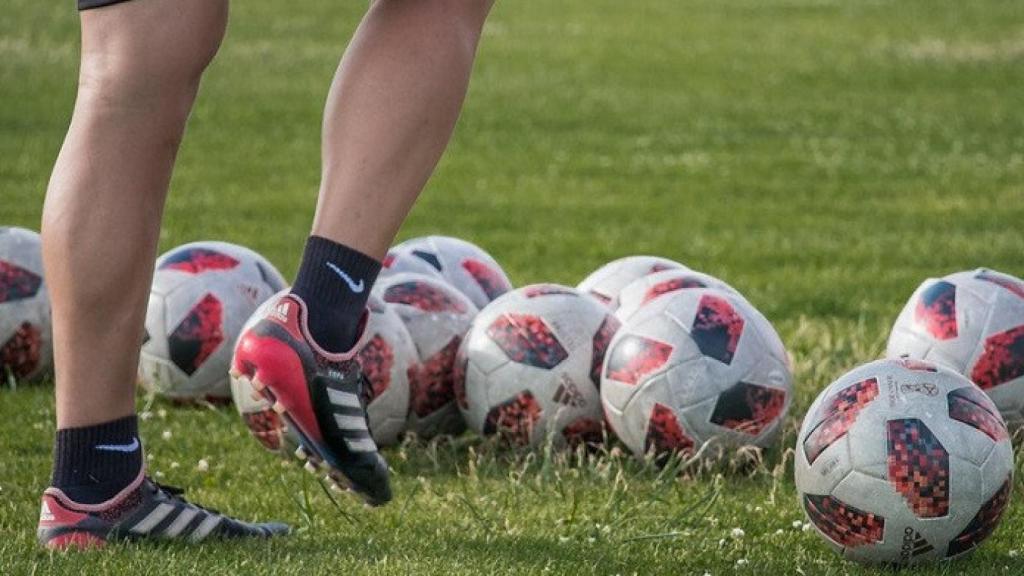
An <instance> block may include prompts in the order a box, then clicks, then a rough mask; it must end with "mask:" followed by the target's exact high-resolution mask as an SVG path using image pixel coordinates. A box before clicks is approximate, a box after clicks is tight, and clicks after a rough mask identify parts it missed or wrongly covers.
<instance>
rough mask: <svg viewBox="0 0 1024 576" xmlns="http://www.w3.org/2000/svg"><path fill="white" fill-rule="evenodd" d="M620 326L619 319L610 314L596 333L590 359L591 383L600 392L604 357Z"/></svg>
mask: <svg viewBox="0 0 1024 576" xmlns="http://www.w3.org/2000/svg"><path fill="white" fill-rule="evenodd" d="M620 325H621V324H620V323H619V320H618V318H616V317H615V316H612V315H611V314H608V315H606V316H605V317H604V321H603V322H601V326H600V327H599V328H598V329H597V332H595V333H594V339H593V342H592V347H591V350H592V353H591V357H590V381H591V382H593V383H594V386H595V387H597V389H598V390H600V389H601V366H603V365H604V355H605V353H607V352H608V345H609V344H610V343H611V341H612V336H615V333H616V332H617V331H618V330H619V326H620Z"/></svg>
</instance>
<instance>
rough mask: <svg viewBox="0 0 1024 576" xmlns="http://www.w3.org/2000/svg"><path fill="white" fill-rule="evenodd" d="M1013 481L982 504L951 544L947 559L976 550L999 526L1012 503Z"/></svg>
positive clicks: (1008, 481) (1004, 485) (1009, 479)
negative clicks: (972, 549)
mask: <svg viewBox="0 0 1024 576" xmlns="http://www.w3.org/2000/svg"><path fill="white" fill-rule="evenodd" d="M1011 479H1012V478H1007V479H1006V482H1004V483H1003V485H1002V486H1001V487H1000V488H999V490H997V491H996V493H995V495H993V496H992V498H989V500H988V502H985V503H984V504H982V506H981V508H980V509H979V510H978V513H977V514H975V516H974V518H972V519H971V521H970V523H968V524H967V527H966V528H964V531H963V532H961V533H960V534H959V535H957V537H956V538H954V539H953V540H952V541H951V542H950V543H949V547H948V548H947V549H946V556H947V557H949V556H956V555H957V554H962V553H963V552H966V551H968V550H970V549H971V548H974V547H975V546H977V545H978V544H980V543H981V541H982V540H984V539H986V538H988V537H989V536H990V535H991V534H992V531H993V530H995V529H996V526H998V525H999V519H1000V518H1002V516H1003V512H1004V511H1005V510H1006V505H1007V504H1008V503H1009V501H1010V481H1011Z"/></svg>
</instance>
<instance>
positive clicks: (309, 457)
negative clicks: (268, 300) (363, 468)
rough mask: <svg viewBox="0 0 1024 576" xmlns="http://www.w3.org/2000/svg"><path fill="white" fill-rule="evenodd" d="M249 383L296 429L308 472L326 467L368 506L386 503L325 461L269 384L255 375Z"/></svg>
mask: <svg viewBox="0 0 1024 576" xmlns="http://www.w3.org/2000/svg"><path fill="white" fill-rule="evenodd" d="M239 378H240V379H243V380H244V379H246V377H245V375H244V374H243V375H240V376H239ZM249 384H250V385H251V386H252V388H253V390H255V391H256V392H257V394H259V396H260V398H262V399H264V400H266V401H268V402H271V403H272V406H271V408H272V409H273V410H274V412H276V413H277V414H279V415H280V416H281V419H282V420H283V423H284V426H285V427H286V428H290V429H292V430H294V431H295V433H296V435H297V436H298V437H299V441H300V446H299V448H297V449H296V450H295V456H296V457H297V458H299V459H300V460H302V459H305V464H304V465H303V468H305V469H306V470H307V471H308V472H310V473H312V474H315V473H316V472H317V471H318V469H319V468H320V467H324V468H326V469H327V474H328V476H329V477H330V479H331V480H332V481H333V483H334V485H336V486H337V487H338V490H342V489H343V490H344V491H345V492H351V493H353V494H355V495H357V496H359V498H360V499H361V500H362V501H363V503H364V504H366V505H367V506H368V507H377V506H381V505H383V504H385V503H386V502H380V501H378V500H376V499H374V498H372V497H371V496H370V495H368V494H366V493H365V492H363V491H361V490H359V489H357V488H356V487H355V485H354V484H353V483H352V482H351V480H349V479H348V477H347V476H345V473H344V472H343V471H341V470H339V469H337V468H334V467H333V466H331V465H330V464H327V463H326V462H325V458H324V457H323V456H322V455H321V453H320V450H319V447H318V446H317V445H316V443H315V442H313V441H312V440H310V439H309V438H308V437H307V436H306V434H305V433H304V432H303V431H302V428H301V427H300V426H299V425H298V424H296V423H295V421H294V420H293V419H292V417H291V415H290V414H289V413H288V409H287V408H286V407H285V406H284V404H282V403H281V402H279V401H278V400H277V398H276V397H275V396H274V392H273V390H271V389H270V387H269V386H267V385H266V384H265V383H263V382H262V381H261V380H260V379H259V378H256V377H255V376H254V377H252V378H251V379H249ZM300 450H301V451H302V454H301V455H300V453H299V451H300ZM303 457H304V458H303Z"/></svg>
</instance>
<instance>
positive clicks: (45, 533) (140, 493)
mask: <svg viewBox="0 0 1024 576" xmlns="http://www.w3.org/2000/svg"><path fill="white" fill-rule="evenodd" d="M288 531H289V528H288V526H287V525H285V524H279V523H260V524H250V523H247V522H242V521H240V520H236V519H234V518H229V517H227V516H224V515H222V514H220V513H219V512H217V511H216V510H210V509H207V508H203V507H202V506H197V505H195V504H191V503H189V502H187V501H186V500H185V499H184V498H183V497H182V496H181V490H179V489H177V488H172V487H169V486H162V485H160V484H157V483H156V482H153V481H152V480H150V479H149V478H148V477H146V476H145V473H144V472H140V473H139V476H138V478H136V479H135V481H134V482H132V483H131V484H130V485H129V486H128V487H126V488H125V489H124V490H122V491H121V492H119V493H118V494H117V495H116V496H114V497H113V498H111V499H110V500H107V501H106V502H102V503H100V504H79V503H77V502H74V501H73V500H71V499H70V498H68V497H67V495H65V494H64V493H63V492H62V491H61V490H60V489H59V488H53V487H51V488H47V489H46V491H45V492H43V505H42V508H41V510H40V512H39V529H38V531H37V536H38V538H39V543H40V544H42V545H43V546H45V547H46V548H49V549H51V550H69V549H86V548H100V547H103V546H104V545H105V544H106V543H107V542H111V541H116V540H139V539H176V540H182V541H186V542H193V543H198V542H202V541H204V540H206V539H211V538H268V537H270V536H275V535H279V534H287V533H288Z"/></svg>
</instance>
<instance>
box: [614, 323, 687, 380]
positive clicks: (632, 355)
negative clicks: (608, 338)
mask: <svg viewBox="0 0 1024 576" xmlns="http://www.w3.org/2000/svg"><path fill="white" fill-rule="evenodd" d="M671 355H672V346H671V345H669V344H666V343H664V342H660V341H658V340H654V339H652V338H644V337H643V336H637V335H635V334H628V335H625V336H623V338H622V339H621V340H619V341H618V342H616V343H615V348H613V349H612V351H611V357H609V358H608V365H607V367H606V368H605V373H604V375H605V377H606V378H610V379H612V380H615V381H618V382H622V383H623V384H632V385H635V384H636V383H637V382H639V381H640V380H641V379H643V378H644V377H645V376H647V375H648V374H652V373H654V372H656V371H657V370H658V369H660V368H661V367H662V366H664V365H665V363H666V362H668V358H669V356H671Z"/></svg>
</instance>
